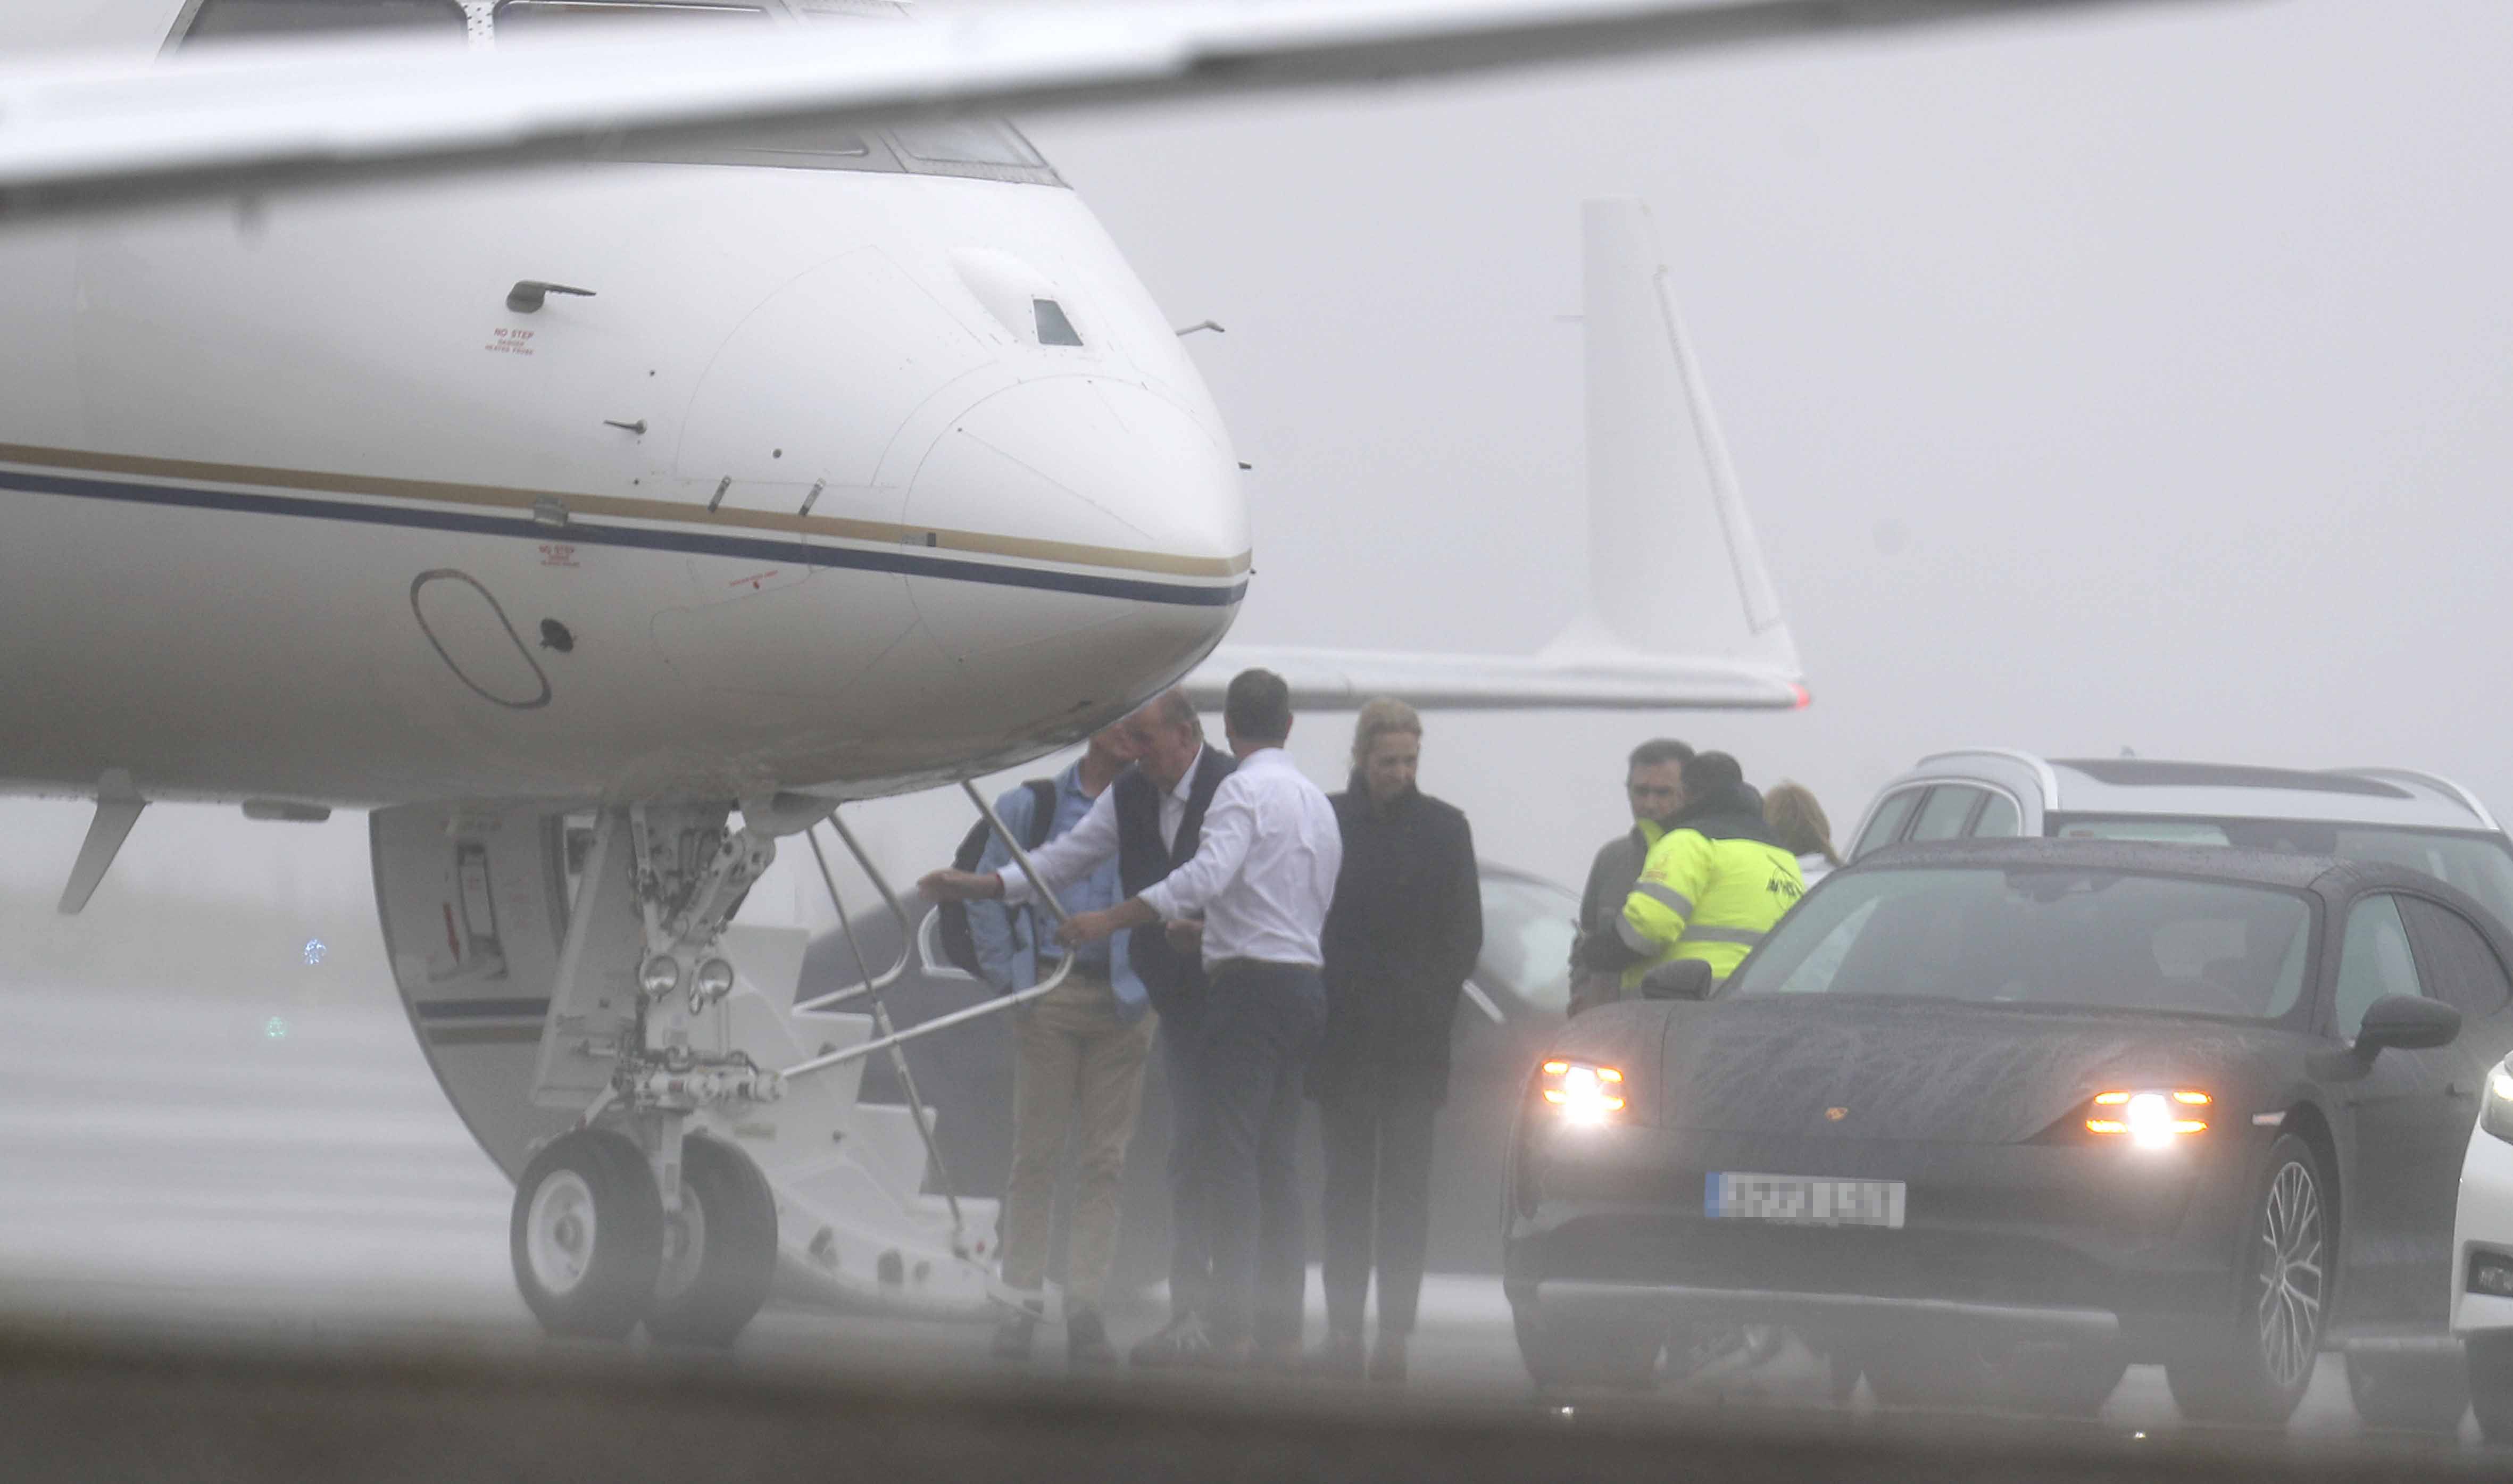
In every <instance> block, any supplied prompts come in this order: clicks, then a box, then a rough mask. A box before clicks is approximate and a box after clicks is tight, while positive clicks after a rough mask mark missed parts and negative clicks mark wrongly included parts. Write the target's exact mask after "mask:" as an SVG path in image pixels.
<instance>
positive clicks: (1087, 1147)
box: [1002, 974, 1154, 1311]
mask: <svg viewBox="0 0 2513 1484" xmlns="http://www.w3.org/2000/svg"><path fill="white" fill-rule="evenodd" d="M1013 1019H1014V1026H1013V1036H1014V1057H1013V1169H1012V1178H1011V1180H1010V1182H1009V1183H1008V1184H1007V1188H1006V1189H1005V1191H1004V1207H1003V1223H1002V1225H1003V1243H1004V1247H1003V1253H1004V1286H1005V1287H1007V1288H1009V1289H1012V1290H1014V1291H1015V1292H1017V1293H1019V1294H1023V1295H1029V1294H1035V1293H1037V1292H1038V1290H1039V1288H1040V1286H1041V1284H1042V1282H1043V1281H1044V1280H1045V1278H1046V1269H1047V1249H1048V1242H1049V1239H1050V1236H1051V1234H1052V1232H1053V1230H1054V1224H1055V1216H1056V1176H1057V1165H1059V1164H1060V1163H1061V1162H1062V1160H1063V1156H1064V1146H1065V1142H1066V1140H1067V1139H1068V1137H1069V1138H1070V1139H1071V1141H1072V1143H1073V1188H1072V1191H1071V1194H1070V1197H1069V1200H1068V1202H1067V1206H1066V1209H1067V1211H1068V1212H1069V1225H1068V1226H1067V1228H1066V1233H1065V1251H1064V1269H1065V1272H1064V1304H1065V1308H1066V1309H1067V1311H1071V1310H1073V1309H1078V1308H1096V1307H1097V1306H1098V1304H1099V1293H1100V1290H1101V1289H1102V1288H1103V1287H1104V1286H1105V1285H1106V1283H1107V1281H1108V1264H1109V1263H1110V1261H1111V1260H1112V1259H1114V1258H1115V1256H1116V1252H1117V1198H1118V1194H1119V1187H1120V1185H1121V1183H1122V1182H1123V1178H1124V1176H1125V1173H1126V1144H1127V1142H1128V1141H1129V1140H1131V1139H1133V1138H1134V1136H1135V1115H1136V1113H1137V1111H1138V1110H1139V1109H1140V1108H1141V1107H1142V1103H1143V1063H1144V1060H1145V1058H1146V1057H1148V1056H1149V1054H1150V1052H1151V1049H1152V1024H1153V1020H1154V1017H1152V1016H1151V1015H1149V1014H1145V1015H1143V1016H1142V1017H1141V1018H1139V1019H1138V1020H1137V1021H1136V1022H1135V1023H1133V1024H1131V1025H1130V1024H1127V1023H1125V1022H1123V1021H1120V1020H1119V1019H1118V1018H1117V995H1116V991H1115V990H1113V989H1111V988H1109V987H1108V983H1107V981H1106V980H1104V979H1086V978H1085V977H1083V976H1082V975H1080V974H1075V975H1073V976H1071V977H1069V978H1067V979H1066V980H1065V982H1064V983H1062V984H1059V985H1057V988H1056V989H1055V990H1054V992H1052V993H1050V994H1047V995H1045V996H1043V997H1041V998H1039V999H1035V1000H1032V1001H1030V1002H1029V1003H1028V1004H1027V1005H1024V1006H1022V1007H1021V1008H1020V1009H1018V1010H1017V1011H1015V1012H1013Z"/></svg>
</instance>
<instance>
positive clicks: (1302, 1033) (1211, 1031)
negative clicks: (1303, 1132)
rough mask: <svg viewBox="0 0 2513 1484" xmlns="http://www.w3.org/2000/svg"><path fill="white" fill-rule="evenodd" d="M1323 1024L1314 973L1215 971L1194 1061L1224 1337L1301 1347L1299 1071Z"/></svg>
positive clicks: (1237, 965)
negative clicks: (1298, 1156) (1198, 1088)
mask: <svg viewBox="0 0 2513 1484" xmlns="http://www.w3.org/2000/svg"><path fill="white" fill-rule="evenodd" d="M1326 1021H1327V990H1326V983H1325V981H1323V980H1321V979H1320V978H1319V977H1318V971H1317V970H1315V969H1307V968H1302V967H1299V966H1298V965H1294V964H1257V963H1249V962H1246V961H1244V960H1234V961H1232V962H1230V963H1228V964H1224V965H1222V966H1220V968H1219V970H1218V972H1217V973H1216V974H1215V975H1214V979H1213V997H1212V1000H1211V1002H1210V1003H1208V1004H1207V1005H1206V1006H1205V1011H1204V1035H1203V1037H1202V1039H1201V1041H1200V1042H1199V1043H1198V1055H1197V1057H1196V1063H1197V1071H1198V1073H1199V1074H1200V1076H1201V1079H1202V1082H1203V1087H1202V1090H1201V1098H1200V1102H1201V1104H1202V1105H1201V1106H1200V1107H1199V1108H1198V1109H1197V1116H1198V1121H1199V1124H1200V1127H1199V1129H1198V1131H1197V1134H1196V1138H1195V1153H1196V1165H1195V1169H1196V1172H1197V1174H1198V1175H1200V1176H1201V1178H1202V1182H1203V1185H1204V1191H1203V1193H1204V1198H1205V1201H1206V1206H1205V1213H1206V1217H1207V1220H1208V1221H1209V1222H1210V1223H1211V1224H1210V1225H1209V1226H1208V1227H1207V1228H1206V1230H1207V1233H1208V1239H1209V1241H1210V1244H1211V1247H1212V1251H1213V1286H1212V1289H1211V1290H1210V1292H1209V1294H1208V1296H1207V1299H1206V1304H1205V1326H1206V1328H1207V1329H1208V1331H1210V1332H1211V1334H1212V1335H1213V1337H1214V1338H1215V1339H1216V1340H1218V1341H1224V1342H1228V1341H1236V1340H1246V1339H1254V1340H1255V1341H1256V1342H1257V1344H1259V1345H1263V1346H1282V1345H1296V1344H1299V1340H1300V1327H1301V1326H1300V1320H1301V1309H1302V1306H1303V1302H1304V1291H1305V1290H1306V1288H1307V1286H1308V1267H1307V1255H1306V1252H1305V1250H1304V1249H1305V1247H1306V1245H1307V1244H1306V1242H1305V1240H1304V1238H1303V1235H1302V1232H1301V1220H1300V1183H1299V1175H1298V1168H1297V1164H1296V1144H1297V1139H1298V1135H1299V1130H1300V1072H1301V1068H1302V1067H1303V1066H1305V1065H1306V1064H1307V1063H1308V1060H1309V1057H1310V1055H1311V1054H1312V1053H1314V1052H1315V1051H1316V1050H1317V1046H1318V1037H1319V1034H1320V1033H1321V1032H1322V1031H1323V1030H1324V1029H1325V1028H1326Z"/></svg>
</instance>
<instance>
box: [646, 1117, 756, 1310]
mask: <svg viewBox="0 0 2513 1484" xmlns="http://www.w3.org/2000/svg"><path fill="white" fill-rule="evenodd" d="M664 1225H665V1230H666V1239H665V1242H664V1254H663V1261H662V1264H661V1271H660V1275H659V1277H658V1279H657V1282H656V1288H655V1299H654V1303H653V1304H652V1305H651V1306H650V1307H649V1308H648V1309H647V1311H646V1333H647V1334H649V1335H652V1336H653V1337H654V1338H655V1339H657V1340H658V1341H661V1342H663V1343H665V1344H694V1345H713V1346H718V1347H721V1346H724V1345H729V1344H733V1342H734V1340H735V1338H736V1337H737V1336H738V1335H739V1334H740V1333H741V1331H742V1328H743V1326H745V1325H747V1324H749V1323H750V1320H751V1316H752V1315H754V1314H757V1313H758V1312H759V1306H760V1305H761V1304H765V1303H767V1302H768V1287H769V1284H770V1283H771V1282H772V1281H773V1280H774V1279H775V1278H776V1276H777V1197H776V1194H775V1193H774V1192H773V1191H771V1190H770V1189H769V1187H768V1178H767V1177H766V1176H764V1175H762V1174H760V1173H759V1167H758V1166H757V1165H755V1164H752V1163H751V1162H750V1156H748V1155H746V1154H744V1153H742V1152H741V1151H740V1150H739V1149H738V1148H735V1147H734V1146H733V1145H732V1144H729V1143H724V1142H723V1141H721V1140H716V1139H708V1138H706V1137H704V1136H702V1135H697V1134H693V1135H691V1136H689V1137H688V1138H686V1139H684V1140H683V1141H682V1142H681V1209H680V1211H679V1212H677V1213H675V1214H673V1215H670V1216H667V1217H665V1218H664Z"/></svg>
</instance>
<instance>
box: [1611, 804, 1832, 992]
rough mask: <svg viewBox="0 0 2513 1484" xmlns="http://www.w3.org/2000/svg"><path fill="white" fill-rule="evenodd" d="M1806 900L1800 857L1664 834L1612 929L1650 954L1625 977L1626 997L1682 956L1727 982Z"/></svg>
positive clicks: (1754, 844) (1733, 841) (1734, 840)
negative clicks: (1785, 916) (1802, 899)
mask: <svg viewBox="0 0 2513 1484" xmlns="http://www.w3.org/2000/svg"><path fill="white" fill-rule="evenodd" d="M1705 823H1707V821H1705ZM1805 895H1806V880H1805V878H1804V876H1802V875H1801V874H1800V873H1799V871H1798V859H1797V857H1795V856H1793V855H1791V854H1789V853H1788V852H1787V851H1785V850H1782V849H1781V848H1780V847H1778V846H1776V845H1767V844H1765V843H1764V842H1762V841H1760V840H1754V839H1747V838H1744V837H1741V836H1739V837H1730V838H1714V837H1712V836H1710V835H1706V834H1703V833H1702V832H1701V831H1700V830H1698V829H1691V828H1677V829H1673V830H1669V831H1668V832H1667V833H1666V835H1665V837H1664V838H1662V839H1660V840H1659V841H1658V842H1657V844H1655V845H1654V846H1652V847H1650V853H1649V860H1648V862H1647V863H1645V864H1643V865H1642V867H1641V879H1640V880H1639V882H1638V883H1636V884H1635V885H1634V886H1633V887H1632V894H1631V896H1629V897H1628V898H1625V899H1624V901H1623V915H1622V917H1621V918H1620V919H1619V920H1617V921H1616V924H1615V928H1616V933H1617V934H1619V935H1620V936H1621V938H1622V940H1623V944H1624V946H1626V947H1628V948H1630V949H1631V950H1632V951H1633V952H1635V953H1645V954H1648V955H1649V957H1648V958H1647V959H1646V960H1644V961H1643V962H1641V963H1637V964H1634V965H1633V966H1632V967H1631V968H1629V969H1626V970H1624V971H1623V989H1624V991H1625V992H1626V993H1629V992H1631V991H1633V990H1634V989H1636V988H1637V987H1638V986H1639V984H1640V982H1641V980H1642V979H1643V978H1645V977H1646V976H1647V975H1648V974H1649V971H1651V970H1652V969H1655V968H1656V967H1657V966H1658V965H1660V964H1664V963H1673V962H1675V961H1676V960H1678V959H1684V958H1697V959H1700V960H1702V961H1703V962H1705V963H1707V964H1709V965H1710V973H1711V975H1712V977H1714V978H1716V979H1722V980H1724V979H1726V978H1727V977H1728V976H1729V975H1730V974H1731V973H1732V972H1734V971H1735V967H1736V966H1737V965H1738V964H1739V963H1742V962H1743V961H1744V958H1745V954H1746V953H1747V952H1748V951H1749V950H1750V949H1752V947H1753V946H1754V944H1756V943H1761V942H1762V941H1763V935H1764V934H1766V933H1769V932H1770V931H1771V930H1772V925H1773V924H1775V923H1776V922H1778V921H1779V920H1780V918H1781V916H1782V915H1783V914H1784V913H1786V912H1787V911H1788V909H1789V908H1791V907H1793V906H1796V905H1797V904H1798V899H1799V898H1800V897H1803V896H1805Z"/></svg>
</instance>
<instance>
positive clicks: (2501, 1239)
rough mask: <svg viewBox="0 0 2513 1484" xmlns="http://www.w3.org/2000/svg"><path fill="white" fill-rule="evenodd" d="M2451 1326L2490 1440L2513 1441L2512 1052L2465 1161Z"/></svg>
mask: <svg viewBox="0 0 2513 1484" xmlns="http://www.w3.org/2000/svg"><path fill="white" fill-rule="evenodd" d="M2452 1250H2453V1254H2454V1261H2453V1285H2452V1328H2453V1333H2454V1334H2456V1335H2459V1336H2460V1337H2461V1338H2462V1339H2463V1340H2464V1341H2466V1342H2467V1343H2468V1345H2469V1400H2470V1405H2471V1408H2472V1410H2474V1411H2476V1412H2477V1414H2478V1425H2479V1429H2480V1430H2481V1431H2483V1432H2485V1433H2486V1434H2487V1440H2488V1441H2489V1442H2491V1443H2513V1057H2508V1058H2506V1059H2505V1060H2504V1061H2503V1062H2502V1063H2499V1064H2498V1065H2497V1066H2496V1067H2495V1069H2494V1070H2493V1071H2492V1072H2490V1073H2489V1074H2488V1077H2487V1086H2486V1088H2485V1089H2484V1090H2483V1092H2482V1093H2481V1095H2480V1098H2479V1104H2478V1129H2477V1131H2476V1132H2475V1133H2473V1134H2471V1135H2470V1139H2469V1153H2468V1154H2467V1155H2466V1156H2465V1157H2464V1158H2463V1160H2462V1162H2461V1166H2460V1207H2459V1212H2458V1214H2457V1216H2456V1217H2455V1218H2454V1219H2453V1233H2452Z"/></svg>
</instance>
